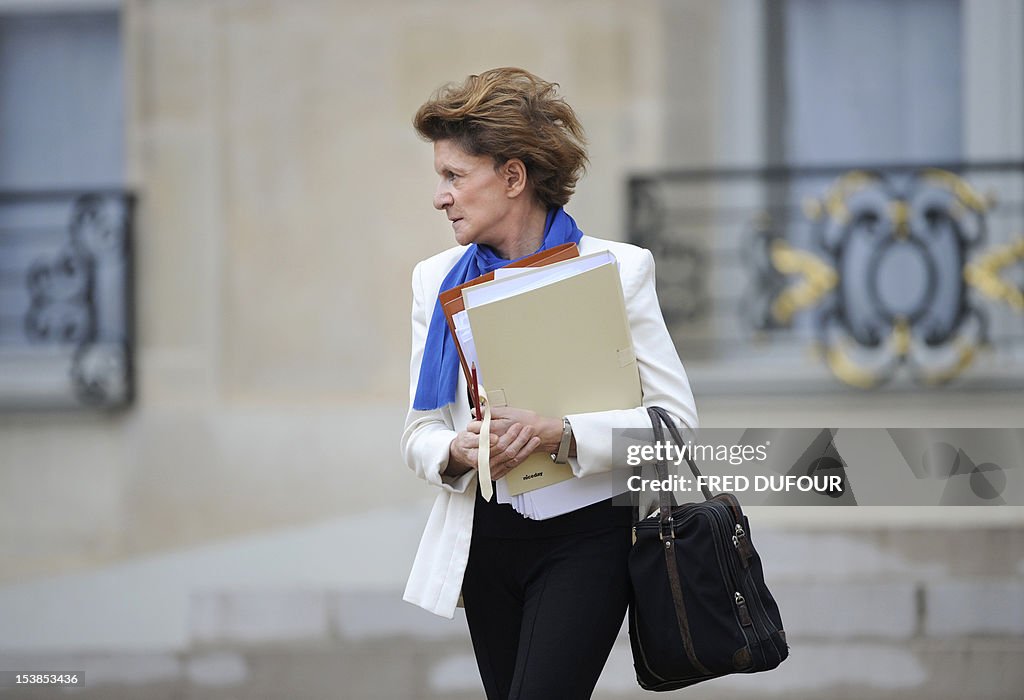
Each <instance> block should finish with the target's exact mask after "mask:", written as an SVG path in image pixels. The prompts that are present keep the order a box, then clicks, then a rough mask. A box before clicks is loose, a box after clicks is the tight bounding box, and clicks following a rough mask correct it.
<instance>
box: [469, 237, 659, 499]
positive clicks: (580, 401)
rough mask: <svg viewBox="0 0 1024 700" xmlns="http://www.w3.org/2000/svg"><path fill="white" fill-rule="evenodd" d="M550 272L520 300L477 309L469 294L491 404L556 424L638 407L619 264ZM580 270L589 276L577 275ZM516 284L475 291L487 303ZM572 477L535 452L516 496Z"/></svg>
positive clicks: (519, 472)
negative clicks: (556, 419) (575, 417)
mask: <svg viewBox="0 0 1024 700" xmlns="http://www.w3.org/2000/svg"><path fill="white" fill-rule="evenodd" d="M597 256H604V260H603V261H602V264H599V265H597V266H596V267H591V268H590V269H585V268H586V267H587V263H588V262H590V263H593V262H595V261H594V260H591V261H588V260H587V259H588V258H594V257H597ZM562 266H566V267H565V270H564V272H566V273H568V274H570V275H571V276H569V277H565V278H562V279H558V278H557V277H558V276H557V274H554V275H553V274H552V273H554V272H556V268H560V267H562ZM542 269H543V270H544V271H545V272H544V275H545V282H546V283H545V284H544V285H543V286H540V287H537V288H528V289H527V291H523V292H520V293H518V294H515V295H514V296H509V297H506V298H498V299H496V300H494V301H489V302H487V303H484V304H481V305H479V306H477V305H474V303H473V298H472V297H471V295H469V294H468V293H467V292H469V290H466V292H464V299H465V301H466V312H467V314H468V317H469V323H470V326H471V328H472V333H473V342H474V344H475V346H476V355H477V361H478V363H479V368H480V374H481V377H482V378H483V381H484V389H485V390H486V391H487V394H488V396H490V400H491V405H492V406H514V407H516V408H524V409H530V410H532V411H535V412H537V413H539V414H540V415H542V416H549V417H561V416H565V415H569V414H573V413H590V412H594V411H607V410H613V409H623V408H634V407H636V406H639V405H640V402H641V398H642V396H641V390H640V374H639V371H638V369H637V365H636V356H635V355H634V353H633V343H632V339H631V337H630V332H629V322H628V320H627V318H626V306H625V301H624V299H623V295H622V283H621V282H620V281H619V271H618V265H617V263H616V262H615V258H614V256H612V255H611V253H608V252H607V251H605V252H601V253H595V254H594V255H593V256H589V255H588V256H583V257H581V258H576V259H573V260H567V261H565V262H562V263H555V264H553V265H549V266H547V267H545V268H542ZM579 269H583V271H582V272H576V273H575V274H574V273H573V271H574V270H579ZM529 274H530V273H524V274H523V275H517V276H516V277H515V278H514V279H517V280H521V279H522V278H524V277H527V276H528V275H529ZM507 282H508V280H500V281H496V282H488V283H485V284H481V285H477V286H476V287H473V288H472V290H473V291H474V294H476V295H478V298H479V297H484V298H486V297H487V296H488V295H489V290H487V289H485V288H486V287H489V286H491V285H495V286H497V285H501V284H505V283H507ZM527 286H528V287H529V286H530V285H527ZM569 478H572V469H571V468H570V466H569V465H568V464H555V463H554V462H552V461H551V457H550V456H549V455H548V454H546V453H544V454H538V453H534V454H533V455H531V456H530V457H529V458H528V459H527V460H526V461H525V462H524V463H523V464H522V465H520V466H519V467H517V468H515V469H514V470H512V471H511V472H509V474H508V476H507V477H506V479H507V482H506V484H507V486H508V491H509V493H510V494H512V495H517V494H520V493H523V492H525V491H529V490H533V489H536V488H541V487H543V486H548V485H550V484H555V483H558V482H560V481H564V480H566V479H569ZM608 495H609V497H610V496H611V493H609V494H608Z"/></svg>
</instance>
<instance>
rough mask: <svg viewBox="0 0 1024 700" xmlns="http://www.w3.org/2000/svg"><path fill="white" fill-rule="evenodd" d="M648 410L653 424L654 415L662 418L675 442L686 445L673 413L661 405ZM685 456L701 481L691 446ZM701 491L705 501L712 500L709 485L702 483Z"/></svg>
mask: <svg viewBox="0 0 1024 700" xmlns="http://www.w3.org/2000/svg"><path fill="white" fill-rule="evenodd" d="M647 412H648V413H650V414H652V415H651V423H652V424H653V423H654V420H655V418H654V415H657V416H658V418H659V419H660V422H662V423H664V424H665V427H667V428H668V432H669V434H670V435H671V436H672V442H674V443H675V444H676V445H678V446H683V445H686V440H684V439H683V436H682V434H681V433H680V432H679V426H677V425H676V422H675V421H674V420H673V419H672V415H671V414H670V413H669V412H668V411H666V410H665V409H664V408H662V407H661V406H651V407H650V408H648V409H647ZM655 439H657V440H659V441H660V440H661V438H655ZM683 457H684V458H685V459H686V464H687V466H688V467H690V471H691V472H692V473H693V476H694V477H695V478H696V479H697V483H700V478H701V473H700V470H699V469H697V465H696V464H695V463H694V461H693V457H691V456H690V448H689V447H688V446H687V447H686V449H685V450H683ZM667 469H668V467H667V465H666V472H667ZM700 491H701V493H703V494H704V500H705V501H710V500H711V490H710V489H709V488H708V487H707V486H704V485H703V484H701V487H700Z"/></svg>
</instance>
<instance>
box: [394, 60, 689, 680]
mask: <svg viewBox="0 0 1024 700" xmlns="http://www.w3.org/2000/svg"><path fill="white" fill-rule="evenodd" d="M556 88H557V86H556V85H555V84H552V83H548V82H545V81H544V80H541V79H540V78H538V77H536V76H534V75H532V74H531V73H529V72H527V71H525V70H521V69H517V68H499V69H495V70H490V71H487V72H485V73H482V74H480V75H478V76H477V75H471V76H469V77H468V78H467V79H466V80H465V81H464V82H463V83H462V84H461V85H449V86H446V87H444V88H442V89H441V90H439V91H438V92H437V93H436V94H435V95H434V96H433V97H432V98H431V99H430V100H429V101H427V102H426V103H425V104H424V105H422V106H421V107H420V109H419V110H418V112H417V113H416V117H415V119H414V126H415V128H416V130H417V131H418V132H419V134H420V135H421V136H422V137H424V138H425V139H427V140H429V141H431V142H433V145H434V169H435V170H436V171H437V174H438V177H439V181H438V185H437V189H436V191H435V192H434V207H435V208H436V209H438V210H439V211H440V212H441V213H442V214H444V215H445V216H446V217H447V218H448V220H449V221H451V222H452V230H453V231H454V234H455V240H456V242H457V243H458V244H459V246H458V247H455V248H452V249H450V250H447V251H445V252H443V253H440V254H438V255H435V256H434V257H432V258H429V259H427V260H424V261H422V262H420V263H419V264H418V265H417V266H416V268H415V270H414V272H413V310H412V363H411V377H410V378H411V386H410V402H411V407H410V410H409V413H408V416H407V418H406V422H405V432H404V434H403V436H402V452H403V455H404V457H405V461H406V463H407V464H408V465H409V467H410V468H411V469H412V470H413V471H415V472H416V474H417V475H418V476H420V477H421V478H423V479H425V480H426V481H427V482H429V483H431V484H434V485H435V486H437V487H438V488H439V489H440V493H439V494H438V496H437V501H436V502H435V504H434V509H433V511H432V512H431V515H430V519H429V521H428V522H427V526H426V530H425V532H424V533H423V537H422V540H421V542H420V547H419V551H418V552H417V555H416V560H415V562H414V564H413V568H412V573H411V575H410V577H409V582H408V585H407V587H406V591H405V596H404V597H405V600H407V601H409V602H412V603H415V604H416V605H419V606H421V607H423V608H425V609H427V610H429V611H431V612H433V613H436V614H438V615H444V616H447V617H452V616H453V615H454V612H455V608H456V605H457V603H458V602H459V598H460V592H461V595H462V603H463V604H464V607H465V609H466V619H467V621H468V624H469V631H470V637H471V638H472V641H473V649H474V652H475V654H476V659H477V664H478V666H479V669H480V674H481V677H482V679H483V683H484V687H485V689H486V691H487V697H488V698H490V699H491V700H494V699H495V698H502V700H504V699H506V698H529V700H539V699H543V698H558V700H566V699H567V698H588V697H590V695H591V693H592V691H593V689H594V685H595V684H596V682H597V679H598V676H599V675H600V673H601V669H602V668H603V666H604V663H605V661H606V660H607V658H608V654H609V652H610V650H611V647H612V644H613V642H614V640H615V637H616V635H617V634H618V631H619V629H620V627H621V625H622V620H623V617H624V615H625V611H626V607H627V603H628V597H629V581H628V574H627V568H626V559H627V555H628V553H629V548H630V544H631V538H630V524H631V514H630V511H629V509H628V508H625V507H612V504H611V499H610V498H609V499H607V500H605V501H600V502H598V503H594V504H592V505H589V506H586V507H583V508H580V509H578V510H576V511H573V512H571V513H567V514H565V515H561V516H558V517H555V518H552V519H549V520H543V521H533V520H527V519H525V518H523V517H522V516H520V515H519V514H518V513H516V512H515V511H514V510H512V508H511V507H510V506H509V505H507V504H500V503H497V502H495V501H494V500H490V501H487V500H484V499H483V498H482V497H481V496H479V495H478V494H479V488H478V487H477V480H476V473H477V472H476V468H477V448H478V445H479V433H480V427H481V425H480V422H479V421H477V420H473V416H472V415H471V411H470V401H469V394H468V390H467V386H466V380H465V377H463V376H462V372H461V371H460V369H459V364H458V358H457V355H456V351H455V346H454V341H453V340H452V338H451V335H450V333H449V332H448V328H447V325H446V324H445V321H444V316H443V313H442V311H441V309H440V305H439V304H438V302H437V297H438V294H439V292H441V291H443V290H446V289H450V288H451V287H454V286H457V285H459V284H461V283H462V282H464V281H466V280H469V279H472V278H474V277H476V276H478V275H480V274H483V273H485V272H488V271H490V270H493V269H495V268H498V267H501V266H502V265H505V264H507V263H509V262H511V261H513V260H516V259H519V258H522V257H524V256H526V255H529V254H532V253H534V252H536V251H538V250H540V249H545V248H550V247H553V246H556V245H559V244H561V243H566V242H575V243H576V244H577V245H578V246H579V250H580V254H581V255H587V254H589V253H593V252H598V251H601V250H609V251H611V252H612V253H613V254H614V255H615V257H616V259H617V260H618V262H619V270H620V276H621V281H622V289H623V294H624V297H625V301H626V311H627V315H628V317H629V324H630V330H631V333H632V338H633V345H634V351H635V354H636V358H637V365H638V368H639V373H640V380H641V385H642V389H643V403H644V405H645V406H648V405H658V406H663V407H664V408H666V409H667V410H669V411H670V412H671V413H673V415H674V416H675V417H676V418H677V419H678V420H679V421H681V422H682V423H684V424H685V425H686V426H689V427H691V428H696V427H697V414H696V408H695V406H694V402H693V395H692V393H691V391H690V387H689V383H688V381H687V378H686V374H685V372H684V370H683V366H682V364H681V362H680V361H679V356H678V355H677V353H676V350H675V347H674V346H673V344H672V341H671V339H670V338H669V334H668V330H667V329H666V327H665V322H664V320H663V318H662V315H661V310H660V308H659V306H658V300H657V297H656V295H655V288H654V263H653V259H652V257H651V254H650V252H648V251H647V250H644V249H642V248H637V247H636V246H631V245H627V244H624V243H618V242H614V241H606V240H601V239H598V238H592V237H590V236H585V235H583V233H582V231H580V229H579V228H578V227H577V226H576V223H575V221H573V219H572V218H571V217H570V216H569V215H568V214H566V213H565V211H564V209H563V208H562V207H563V206H564V205H565V204H566V203H567V202H568V201H569V197H570V195H571V194H572V193H573V191H574V188H575V185H576V182H577V180H578V178H579V177H580V175H581V174H582V172H583V169H584V166H585V165H586V160H587V157H586V151H585V149H584V138H583V130H582V127H581V126H580V124H579V121H578V120H577V118H576V115H575V113H574V112H573V110H572V108H571V107H570V106H569V105H568V104H566V102H565V101H564V100H563V99H562V98H561V97H560V96H559V95H558V93H557V90H556ZM552 342H559V341H558V340H557V339H555V340H553V341H552ZM649 426H650V421H649V419H648V417H647V412H646V409H645V408H644V407H643V406H641V407H637V408H631V409H624V410H616V411H603V412H599V413H584V414H576V415H569V416H541V415H537V414H536V413H534V412H532V411H530V410H529V407H525V406H524V407H518V408H497V407H496V408H493V411H492V422H491V426H490V436H489V441H490V469H491V477H492V479H494V480H498V479H501V478H502V477H503V476H504V475H505V474H506V473H507V472H508V471H509V470H510V469H512V468H514V467H515V466H516V465H517V464H520V463H522V461H523V460H524V459H525V458H526V457H527V456H529V455H530V454H532V453H533V452H535V451H538V450H540V451H542V453H549V454H552V455H555V454H558V453H559V451H560V448H562V449H561V454H563V455H564V454H565V450H566V448H568V455H569V457H568V462H569V464H570V465H571V467H572V470H573V474H574V476H575V477H577V478H580V479H585V478H588V477H589V476H592V475H596V474H600V473H602V472H607V471H608V470H610V469H611V468H612V467H613V464H612V430H613V428H644V427H648V428H649Z"/></svg>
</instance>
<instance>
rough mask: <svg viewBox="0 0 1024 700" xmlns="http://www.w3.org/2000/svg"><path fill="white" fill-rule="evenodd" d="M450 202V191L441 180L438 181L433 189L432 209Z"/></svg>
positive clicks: (445, 205)
mask: <svg viewBox="0 0 1024 700" xmlns="http://www.w3.org/2000/svg"><path fill="white" fill-rule="evenodd" d="M452 202H453V199H452V193H451V192H449V191H448V188H447V187H445V186H444V183H443V182H442V183H439V184H438V186H437V189H436V190H435V191H434V209H439V210H440V209H444V208H445V207H449V206H451V204H452Z"/></svg>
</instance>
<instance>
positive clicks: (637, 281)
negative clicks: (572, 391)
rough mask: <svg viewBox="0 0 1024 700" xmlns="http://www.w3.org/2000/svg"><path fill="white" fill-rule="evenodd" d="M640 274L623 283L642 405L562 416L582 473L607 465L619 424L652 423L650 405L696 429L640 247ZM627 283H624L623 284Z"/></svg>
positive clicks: (650, 262) (646, 254)
mask: <svg viewBox="0 0 1024 700" xmlns="http://www.w3.org/2000/svg"><path fill="white" fill-rule="evenodd" d="M639 253H640V254H639V255H638V256H637V262H636V263H635V264H636V265H637V267H638V270H637V272H638V274H636V275H628V277H629V278H630V280H629V281H630V284H628V285H624V287H623V296H624V297H625V301H626V315H627V317H628V319H629V328H630V332H631V333H632V336H633V350H634V352H635V353H636V360H637V367H638V369H639V371H640V386H641V389H642V391H643V405H642V406H640V407H637V408H632V409H627V410H617V411H600V412H595V413H577V414H574V415H570V416H566V418H568V419H569V422H570V423H571V424H572V431H573V435H574V436H575V438H576V457H575V458H571V459H570V460H569V462H570V464H571V465H572V468H573V472H574V474H575V475H576V476H578V477H584V476H588V475H591V474H596V473H598V472H605V471H609V470H611V469H612V468H613V467H614V466H615V465H614V464H613V463H612V431H613V429H618V428H640V429H643V428H650V426H651V421H650V418H649V417H648V415H647V407H648V406H661V407H662V408H664V409H666V410H667V411H668V412H669V413H671V414H672V416H673V417H674V418H675V419H676V422H677V423H678V424H679V426H680V429H682V430H685V429H686V428H690V429H693V430H696V429H697V406H696V404H695V403H694V400H693V392H692V391H691V390H690V382H689V380H688V379H687V377H686V371H685V370H684V369H683V363H682V362H681V361H680V359H679V354H678V353H677V352H676V348H675V345H674V344H673V343H672V338H671V337H670V336H669V333H668V328H667V327H666V326H665V319H664V317H663V316H662V313H661V306H660V305H659V304H658V295H657V292H656V291H655V284H654V258H653V256H652V255H651V252H650V251H649V250H646V249H640V250H639ZM627 286H628V288H627Z"/></svg>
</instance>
